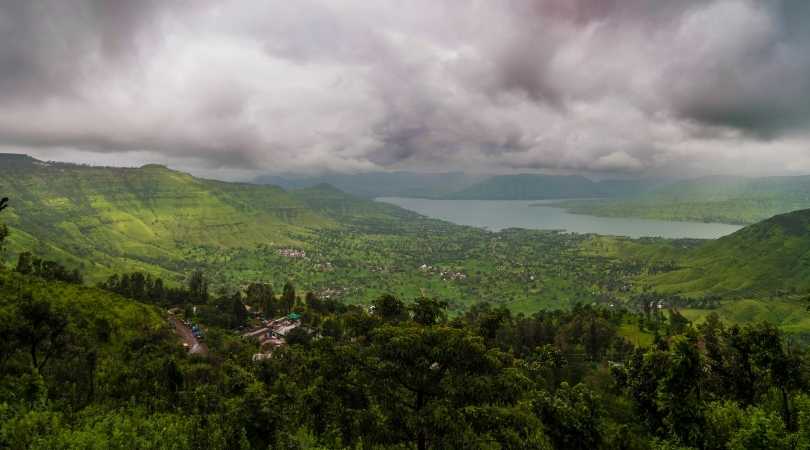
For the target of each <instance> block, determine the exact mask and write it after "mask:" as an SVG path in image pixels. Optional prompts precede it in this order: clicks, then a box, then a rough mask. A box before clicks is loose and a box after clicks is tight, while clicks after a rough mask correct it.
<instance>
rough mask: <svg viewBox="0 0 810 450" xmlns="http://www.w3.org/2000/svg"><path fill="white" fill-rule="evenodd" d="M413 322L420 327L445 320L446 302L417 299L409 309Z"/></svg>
mask: <svg viewBox="0 0 810 450" xmlns="http://www.w3.org/2000/svg"><path fill="white" fill-rule="evenodd" d="M410 309H411V312H412V313H413V320H414V322H416V323H419V324H422V325H434V324H436V323H438V322H440V321H444V320H446V319H447V312H446V309H447V302H444V301H440V300H437V299H433V298H427V297H419V298H418V299H416V301H415V302H414V303H413V305H411V307H410Z"/></svg>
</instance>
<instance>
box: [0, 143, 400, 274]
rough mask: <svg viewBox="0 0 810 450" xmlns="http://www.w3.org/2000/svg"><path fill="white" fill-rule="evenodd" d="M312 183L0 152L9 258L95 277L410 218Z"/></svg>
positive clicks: (172, 267)
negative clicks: (356, 217)
mask: <svg viewBox="0 0 810 450" xmlns="http://www.w3.org/2000/svg"><path fill="white" fill-rule="evenodd" d="M314 189H315V190H309V191H307V190H304V191H300V192H295V193H290V192H286V191H284V190H283V189H281V188H279V187H276V186H260V185H255V184H247V183H226V182H221V181H213V180H205V179H199V178H195V177H193V176H191V175H189V174H186V173H182V172H178V171H175V170H170V169H168V168H166V167H163V166H159V165H147V166H143V167H140V168H113V167H90V166H82V165H74V164H64V163H46V162H43V161H39V160H36V159H34V158H30V157H27V156H24V155H0V193H2V195H3V196H8V197H10V198H11V201H10V206H9V208H8V209H7V210H5V211H4V212H3V218H2V219H3V222H5V223H7V224H8V225H9V226H10V227H11V228H12V234H11V237H10V243H9V246H8V247H9V249H10V250H11V252H10V253H7V255H6V256H11V255H12V254H13V253H16V252H19V251H25V250H31V251H33V252H34V253H35V254H38V255H40V256H43V257H48V258H51V259H55V260H57V261H60V262H63V263H65V264H66V265H69V266H71V267H79V268H80V269H81V270H82V271H83V272H85V273H87V274H88V276H89V277H90V278H91V279H99V278H102V277H104V276H106V275H107V274H110V273H112V272H116V271H122V270H124V269H127V270H146V271H149V272H151V273H155V274H158V275H162V276H163V277H164V278H167V279H179V278H180V273H182V272H184V271H188V270H189V269H190V266H191V265H192V264H193V263H192V262H190V261H192V260H194V257H195V256H196V255H199V254H201V252H202V253H203V254H210V253H214V254H215V253H216V252H217V251H219V249H234V248H255V247H256V246H258V245H273V244H276V245H294V244H296V243H299V242H300V239H301V236H304V235H306V233H307V231H308V230H310V229H313V228H318V229H323V228H330V227H332V228H336V227H339V226H340V224H339V223H338V222H337V220H336V219H337V218H338V217H339V216H340V215H341V214H343V215H346V214H347V213H349V212H351V213H353V214H361V213H362V214H370V215H371V214H373V215H376V216H378V217H380V216H386V215H387V214H390V215H391V217H396V218H399V217H401V215H402V214H409V213H405V212H403V211H402V210H399V209H398V208H396V207H393V206H391V205H383V204H379V203H375V202H371V201H368V200H363V199H358V198H353V197H351V196H349V195H347V194H344V193H341V192H339V191H337V190H335V189H334V188H332V189H331V190H330V189H328V188H327V187H325V186H321V187H319V188H314ZM326 191H328V194H329V195H322V194H324V192H326Z"/></svg>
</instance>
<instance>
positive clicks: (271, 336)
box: [242, 312, 301, 361]
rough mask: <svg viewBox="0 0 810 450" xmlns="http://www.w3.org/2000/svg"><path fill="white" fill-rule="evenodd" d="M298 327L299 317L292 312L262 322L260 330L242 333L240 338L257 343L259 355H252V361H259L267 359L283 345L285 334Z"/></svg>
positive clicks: (299, 323) (299, 324)
mask: <svg viewBox="0 0 810 450" xmlns="http://www.w3.org/2000/svg"><path fill="white" fill-rule="evenodd" d="M299 326H301V315H300V314H299V313H296V312H292V313H290V314H288V315H286V316H284V317H280V318H278V319H273V320H265V321H263V323H262V326H261V327H260V328H257V329H254V330H251V331H248V332H247V333H244V334H243V335H242V338H243V339H256V340H257V341H259V353H256V354H255V355H253V360H254V361H261V360H262V359H267V358H269V357H270V355H272V353H273V350H275V349H276V348H278V347H281V346H283V345H285V344H286V343H287V341H286V338H287V334H288V333H289V332H290V331H292V330H294V329H296V328H298V327H299Z"/></svg>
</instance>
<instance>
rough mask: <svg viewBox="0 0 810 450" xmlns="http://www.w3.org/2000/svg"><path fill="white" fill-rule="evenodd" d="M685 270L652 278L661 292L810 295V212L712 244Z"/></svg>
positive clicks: (686, 262)
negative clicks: (798, 293)
mask: <svg viewBox="0 0 810 450" xmlns="http://www.w3.org/2000/svg"><path fill="white" fill-rule="evenodd" d="M680 265H681V266H682V267H683V268H682V269H680V270H677V271H674V272H669V273H665V274H661V275H658V276H656V277H653V278H652V279H651V282H652V284H653V285H655V286H656V287H657V289H660V290H664V291H673V292H674V291H677V292H683V293H687V294H690V293H691V294H701V293H713V294H720V295H724V296H735V297H744V296H749V297H757V296H768V295H775V294H778V293H780V292H781V293H787V292H794V291H795V292H806V291H810V210H801V211H795V212H792V213H787V214H781V215H778V216H774V217H772V218H770V219H768V220H765V221H762V222H759V223H757V224H754V225H751V226H748V227H745V228H743V229H741V230H739V231H737V232H736V233H733V234H730V235H728V236H724V237H722V238H720V239H717V240H715V241H709V242H707V243H706V244H703V245H701V246H699V247H698V248H696V249H695V250H693V251H691V252H689V253H688V254H686V256H684V257H683V258H682V260H681V261H680Z"/></svg>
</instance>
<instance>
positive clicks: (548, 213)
mask: <svg viewBox="0 0 810 450" xmlns="http://www.w3.org/2000/svg"><path fill="white" fill-rule="evenodd" d="M377 201H381V202H385V203H391V204H394V205H397V206H400V207H402V208H405V209H408V210H411V211H414V212H417V213H419V214H422V215H424V216H427V217H432V218H434V219H441V220H446V221H448V222H453V223H455V224H459V225H470V226H474V227H479V228H486V229H488V230H493V231H499V230H502V229H504V228H528V229H535V230H565V231H569V232H573V233H597V234H606V235H615V236H628V237H632V238H638V237H647V236H650V237H653V236H659V237H665V238H696V239H716V238H718V237H721V236H725V235H727V234H731V233H733V232H735V231H737V230H739V229H740V228H742V227H740V226H737V225H728V224H723V223H702V222H677V221H669V220H651V219H636V218H631V217H596V216H587V215H582V214H571V213H569V212H567V211H566V210H564V209H562V208H557V207H555V206H553V205H551V203H554V202H557V201H560V200H531V201H527V200H426V199H419V198H400V197H381V198H378V199H377ZM532 205H534V206H532ZM546 205H547V206H546Z"/></svg>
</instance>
